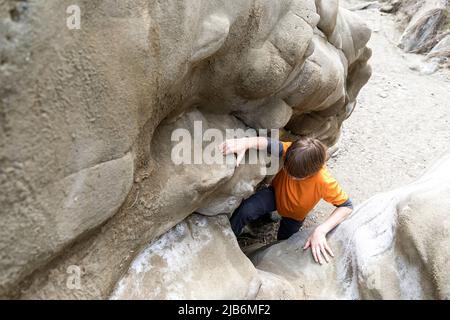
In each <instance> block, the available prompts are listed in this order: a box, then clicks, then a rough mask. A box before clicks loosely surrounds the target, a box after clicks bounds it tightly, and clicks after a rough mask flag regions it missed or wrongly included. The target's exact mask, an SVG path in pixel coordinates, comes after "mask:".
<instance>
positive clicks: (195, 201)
mask: <svg viewBox="0 0 450 320" xmlns="http://www.w3.org/2000/svg"><path fill="white" fill-rule="evenodd" d="M69 5H78V6H79V7H80V9H81V29H80V30H71V29H69V28H67V26H66V19H64V13H65V12H66V9H67V7H68V6H69ZM55 13H61V14H55ZM174 21H176V23H174ZM0 26H1V27H0V56H1V59H0V64H1V65H0V101H1V103H0V188H1V190H2V192H1V195H0V208H1V216H2V219H1V220H0V255H1V259H0V297H7V298H10V297H22V298H105V297H108V296H109V295H110V293H111V291H112V289H113V287H114V286H115V284H116V283H117V281H118V279H119V277H120V275H121V274H122V273H123V272H124V270H126V269H127V267H128V265H129V264H130V263H131V261H132V260H133V258H134V257H135V256H136V254H137V252H139V251H140V250H141V249H142V248H143V247H144V246H146V245H147V244H148V243H149V242H151V241H152V240H153V239H155V238H156V237H158V236H160V235H162V234H163V233H164V232H166V231H167V230H169V229H170V228H172V227H173V226H174V225H176V224H177V223H179V222H180V221H182V220H183V219H185V218H186V217H187V216H188V215H189V214H191V213H192V212H194V211H195V210H197V209H199V210H201V211H203V212H204V213H208V214H216V213H223V212H225V213H226V212H230V211H232V209H233V207H235V206H236V204H237V203H238V202H239V201H240V199H242V198H243V197H245V196H247V195H248V194H249V193H250V192H251V189H252V188H253V187H254V186H255V185H256V184H257V183H258V182H259V181H260V180H261V179H262V178H263V177H262V176H261V173H260V170H259V169H260V167H261V166H263V165H259V166H254V165H249V166H243V167H242V168H240V169H238V170H234V168H233V165H232V164H229V165H205V164H203V165H200V166H194V165H182V166H174V164H173V163H172V162H171V160H170V152H169V151H170V146H173V142H171V141H170V135H169V132H171V130H173V129H174V128H175V127H177V126H178V127H177V128H179V127H180V128H185V129H186V130H188V131H189V132H192V130H193V128H192V125H193V123H192V121H194V120H195V119H199V118H201V120H202V122H203V125H204V127H211V128H212V127H215V128H218V129H219V130H222V131H223V130H224V129H226V128H246V127H255V128H257V127H262V128H266V129H271V128H274V129H278V128H281V127H286V128H287V129H289V130H291V131H292V133H293V134H296V135H300V134H306V133H308V134H312V135H315V136H317V137H319V138H320V139H322V140H323V141H324V142H326V143H328V144H329V145H332V144H334V143H335V141H336V140H337V139H338V137H339V132H340V127H341V125H342V122H343V121H344V120H345V119H346V117H348V115H349V114H350V112H351V110H353V107H354V104H355V101H356V95H357V94H358V92H359V90H360V89H361V87H362V86H363V85H364V84H365V83H366V82H367V80H368V78H369V76H370V67H369V66H368V65H367V60H368V59H369V57H370V50H369V49H368V48H366V42H367V41H368V39H369V37H370V30H369V29H368V28H367V27H366V26H365V24H364V22H363V21H361V19H359V18H358V17H357V15H356V14H354V13H350V12H349V11H347V10H345V9H342V8H340V7H339V6H338V2H337V1H335V2H333V5H331V6H325V5H324V4H323V3H322V2H321V1H312V0H308V1H299V0H295V1H288V0H286V1H277V2H273V1H265V0H258V1H247V0H245V1H238V2H237V1H229V2H223V1H215V0H213V1H210V0H208V1H206V0H204V1H195V2H194V3H193V2H188V1H185V0H175V1H172V2H165V1H164V2H161V1H153V0H150V1H148V0H137V1H136V0H134V1H131V0H130V1H128V0H124V1H108V0H103V1H96V2H93V1H87V0H77V1H68V0H64V1H56V0H49V1H40V2H35V1H33V2H27V1H13V0H6V1H2V2H1V3H0ZM327 39H329V41H328V40H327ZM306 113H307V114H308V115H305V114H306ZM239 176H242V177H243V176H245V177H248V179H247V180H244V187H243V188H242V189H233V188H232V187H231V185H234V181H237V180H240V179H239ZM233 179H234V180H233ZM222 188H223V189H222ZM218 198H221V199H224V201H228V204H227V205H225V206H221V203H222V201H219V202H218V201H217V200H216V199H218ZM79 201H82V204H80V202H79ZM72 266H77V267H79V268H80V269H81V270H83V272H82V274H81V284H82V285H81V287H80V288H77V289H73V288H69V287H68V286H67V285H66V283H67V278H68V273H67V272H68V270H69V269H70V268H71V267H72Z"/></svg>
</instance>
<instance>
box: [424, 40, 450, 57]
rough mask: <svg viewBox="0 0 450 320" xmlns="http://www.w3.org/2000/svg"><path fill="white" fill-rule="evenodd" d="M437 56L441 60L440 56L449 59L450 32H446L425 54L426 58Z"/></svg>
mask: <svg viewBox="0 0 450 320" xmlns="http://www.w3.org/2000/svg"><path fill="white" fill-rule="evenodd" d="M434 58H438V59H439V60H441V59H442V58H444V59H445V58H446V59H449V58H450V34H447V35H446V36H445V37H443V38H442V39H441V40H440V41H439V42H438V44H437V45H435V46H434V47H433V49H432V50H431V51H430V52H429V53H428V54H427V59H434Z"/></svg>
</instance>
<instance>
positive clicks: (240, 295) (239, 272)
mask: <svg viewBox="0 0 450 320" xmlns="http://www.w3.org/2000/svg"><path fill="white" fill-rule="evenodd" d="M272 277H274V276H272ZM260 286H261V280H260V278H259V276H258V272H257V270H256V269H255V268H254V267H253V265H252V263H251V262H250V260H248V258H247V257H246V256H245V255H244V254H243V253H242V251H241V250H240V248H239V245H238V243H237V241H236V237H235V236H234V234H233V232H232V231H231V228H230V225H229V222H228V218H227V217H226V216H225V215H219V216H216V217H204V216H201V215H197V214H193V215H191V216H190V217H189V218H187V219H186V220H185V221H183V222H181V223H179V224H178V225H177V226H176V227H174V228H173V229H171V230H169V231H168V232H167V233H165V234H164V235H163V236H162V237H160V238H159V239H157V240H156V241H154V242H153V243H151V244H150V245H149V246H148V247H146V248H145V249H144V250H143V251H142V252H141V253H139V255H138V256H137V257H136V259H135V260H134V261H133V263H132V264H131V267H130V269H129V270H128V272H127V273H126V274H125V275H124V276H123V277H122V278H121V279H120V281H119V282H118V284H117V287H116V288H115V289H114V291H113V293H112V296H111V298H112V299H195V300H197V299H254V298H255V296H256V294H257V293H258V291H259V287H260Z"/></svg>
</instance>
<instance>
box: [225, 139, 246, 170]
mask: <svg viewBox="0 0 450 320" xmlns="http://www.w3.org/2000/svg"><path fill="white" fill-rule="evenodd" d="M247 149H248V141H247V139H246V138H241V139H228V140H225V141H224V142H222V143H221V144H220V145H219V150H221V151H222V153H223V154H224V155H227V154H231V153H235V154H236V155H237V158H236V167H238V166H239V164H240V163H241V161H242V159H243V158H244V156H245V152H246V151H247Z"/></svg>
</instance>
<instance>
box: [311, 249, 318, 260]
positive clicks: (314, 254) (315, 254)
mask: <svg viewBox="0 0 450 320" xmlns="http://www.w3.org/2000/svg"><path fill="white" fill-rule="evenodd" d="M311 250H312V254H313V257H314V261H316V263H319V260H318V259H317V252H316V247H311Z"/></svg>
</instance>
